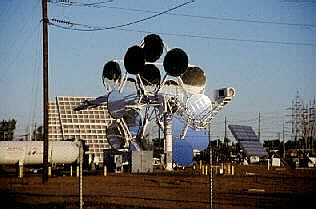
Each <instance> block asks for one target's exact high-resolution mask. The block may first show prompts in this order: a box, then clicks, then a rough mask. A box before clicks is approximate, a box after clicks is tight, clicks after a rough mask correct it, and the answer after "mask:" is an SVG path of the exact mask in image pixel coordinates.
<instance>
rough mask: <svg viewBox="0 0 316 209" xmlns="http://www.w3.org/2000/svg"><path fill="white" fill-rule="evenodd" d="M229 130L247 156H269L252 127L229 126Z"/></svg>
mask: <svg viewBox="0 0 316 209" xmlns="http://www.w3.org/2000/svg"><path fill="white" fill-rule="evenodd" d="M228 128H229V129H230V131H231V132H232V134H233V136H234V137H235V139H236V140H237V141H238V142H239V144H240V147H241V149H242V150H243V151H244V152H245V153H246V154H247V155H251V156H254V155H256V156H266V155H268V154H267V152H266V150H265V149H264V147H263V145H262V144H261V143H260V141H259V138H258V137H257V135H256V133H255V132H254V130H253V129H252V127H251V126H242V125H228Z"/></svg>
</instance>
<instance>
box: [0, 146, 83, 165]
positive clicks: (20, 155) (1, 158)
mask: <svg viewBox="0 0 316 209" xmlns="http://www.w3.org/2000/svg"><path fill="white" fill-rule="evenodd" d="M79 143H80V142H77V141H50V142H48V162H49V163H52V164H70V163H73V162H75V161H76V160H77V159H78V157H79V145H80V144H79ZM16 163H20V164H23V165H35V164H42V163H43V141H0V165H14V164H16Z"/></svg>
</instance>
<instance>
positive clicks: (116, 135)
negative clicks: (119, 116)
mask: <svg viewBox="0 0 316 209" xmlns="http://www.w3.org/2000/svg"><path fill="white" fill-rule="evenodd" d="M119 127H120V125H119V124H118V123H116V122H114V123H112V124H111V125H110V126H109V127H107V129H106V138H107V140H108V142H109V144H110V145H111V147H112V148H113V149H122V148H124V145H125V137H124V136H123V135H122V133H121V131H120V128H119Z"/></svg>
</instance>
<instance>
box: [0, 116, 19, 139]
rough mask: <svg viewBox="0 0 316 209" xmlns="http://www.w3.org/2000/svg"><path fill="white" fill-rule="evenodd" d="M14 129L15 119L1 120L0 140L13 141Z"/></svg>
mask: <svg viewBox="0 0 316 209" xmlns="http://www.w3.org/2000/svg"><path fill="white" fill-rule="evenodd" d="M15 129H16V120H14V119H11V120H8V121H6V120H2V121H1V123H0V140H1V141H13V139H14V131H15Z"/></svg>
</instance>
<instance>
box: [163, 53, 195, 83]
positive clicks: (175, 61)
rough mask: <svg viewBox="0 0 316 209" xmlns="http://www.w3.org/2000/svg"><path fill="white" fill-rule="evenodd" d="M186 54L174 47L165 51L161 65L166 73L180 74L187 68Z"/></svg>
mask: <svg viewBox="0 0 316 209" xmlns="http://www.w3.org/2000/svg"><path fill="white" fill-rule="evenodd" d="M188 63H189V59H188V55H187V54H186V53H185V52H184V51H183V50H182V49H180V48H174V49H171V50H169V51H168V52H167V54H166V56H165V58H164V60H163V66H164V69H165V71H166V73H167V74H168V75H171V76H175V77H177V76H180V75H182V74H183V73H184V72H185V70H186V69H187V68H188Z"/></svg>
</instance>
